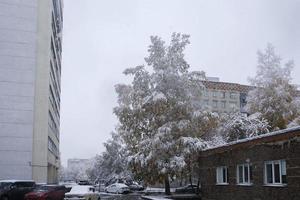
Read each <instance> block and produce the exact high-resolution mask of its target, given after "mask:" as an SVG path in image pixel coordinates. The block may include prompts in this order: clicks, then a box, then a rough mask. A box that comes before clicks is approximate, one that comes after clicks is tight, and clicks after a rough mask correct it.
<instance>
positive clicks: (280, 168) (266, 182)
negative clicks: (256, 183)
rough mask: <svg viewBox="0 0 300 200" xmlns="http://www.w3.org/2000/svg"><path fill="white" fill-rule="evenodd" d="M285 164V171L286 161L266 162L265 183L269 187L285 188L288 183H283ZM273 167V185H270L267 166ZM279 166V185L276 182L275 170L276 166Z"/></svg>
mask: <svg viewBox="0 0 300 200" xmlns="http://www.w3.org/2000/svg"><path fill="white" fill-rule="evenodd" d="M283 163H284V164H285V170H286V161H285V160H272V161H265V163H264V183H265V185H267V186H285V185H287V183H283V182H282V176H283V174H282V164H283ZM269 164H270V165H272V183H268V177H267V165H269ZM275 164H279V180H280V181H279V183H278V182H277V183H276V182H275V170H274V168H275V167H274V165H275ZM285 176H286V171H285Z"/></svg>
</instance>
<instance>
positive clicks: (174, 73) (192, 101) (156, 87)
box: [114, 33, 205, 193]
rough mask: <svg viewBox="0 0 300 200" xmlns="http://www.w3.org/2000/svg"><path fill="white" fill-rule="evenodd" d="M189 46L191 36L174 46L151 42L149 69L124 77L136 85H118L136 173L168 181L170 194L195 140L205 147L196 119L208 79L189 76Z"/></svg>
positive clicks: (118, 111)
mask: <svg viewBox="0 0 300 200" xmlns="http://www.w3.org/2000/svg"><path fill="white" fill-rule="evenodd" d="M187 44H189V36H188V35H184V34H179V33H174V34H173V35H172V39H171V43H170V45H166V44H165V42H164V41H163V40H162V39H161V38H159V37H157V36H155V37H151V45H150V46H149V49H148V52H149V56H148V57H147V58H145V61H146V63H147V67H146V66H144V65H142V66H137V67H135V68H129V69H126V70H125V71H124V74H126V75H132V76H133V81H132V83H131V84H129V85H124V84H119V85H116V92H117V94H118V106H117V107H116V108H115V109H114V112H115V114H116V115H117V117H118V119H119V122H120V126H119V128H118V132H119V133H120V135H121V137H122V139H123V140H124V142H125V145H126V149H127V151H128V153H129V155H130V163H131V166H132V169H133V170H134V172H135V174H136V175H137V176H140V177H143V179H144V180H145V181H146V182H150V183H151V182H152V183H154V182H157V181H161V182H162V181H164V182H165V188H166V193H169V192H170V187H169V178H170V177H171V178H172V177H175V175H176V174H177V173H178V172H179V171H180V170H181V169H183V168H184V167H185V166H186V162H185V157H184V150H185V149H186V148H185V147H186V146H185V145H186V144H187V142H186V141H191V140H194V139H195V141H194V142H196V144H195V145H196V146H197V148H198V149H200V148H202V147H203V146H204V145H202V141H201V140H198V141H196V140H197V138H196V136H199V135H201V134H203V133H200V132H199V131H197V132H193V131H192V130H195V128H193V126H194V125H193V123H192V120H193V119H194V118H196V117H195V116H199V115H198V113H200V111H201V104H200V102H201V101H200V96H201V91H202V89H203V85H202V82H201V80H204V77H205V74H204V72H202V71H201V72H199V71H193V72H189V71H188V70H189V64H188V63H187V62H186V61H185V59H184V53H183V52H184V49H185V47H186V45H187Z"/></svg>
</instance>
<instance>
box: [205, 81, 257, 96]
mask: <svg viewBox="0 0 300 200" xmlns="http://www.w3.org/2000/svg"><path fill="white" fill-rule="evenodd" d="M202 83H203V85H204V86H205V87H206V88H208V89H214V90H231V91H238V92H245V93H248V92H249V91H250V90H252V89H254V88H255V87H254V86H249V85H241V84H238V83H227V82H214V81H202Z"/></svg>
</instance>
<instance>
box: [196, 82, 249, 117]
mask: <svg viewBox="0 0 300 200" xmlns="http://www.w3.org/2000/svg"><path fill="white" fill-rule="evenodd" d="M202 83H203V85H204V86H205V89H204V91H203V95H202V104H203V105H204V106H205V107H207V108H209V109H210V110H211V111H214V112H219V113H230V112H234V111H240V112H242V113H243V112H245V111H244V106H245V105H246V97H247V94H248V92H249V91H250V90H252V89H253V88H254V87H253V86H249V85H241V84H237V83H227V82H220V81H219V79H218V78H208V80H207V81H202Z"/></svg>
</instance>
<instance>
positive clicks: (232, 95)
mask: <svg viewBox="0 0 300 200" xmlns="http://www.w3.org/2000/svg"><path fill="white" fill-rule="evenodd" d="M229 97H230V99H236V98H237V93H236V92H230V95H229Z"/></svg>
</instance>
